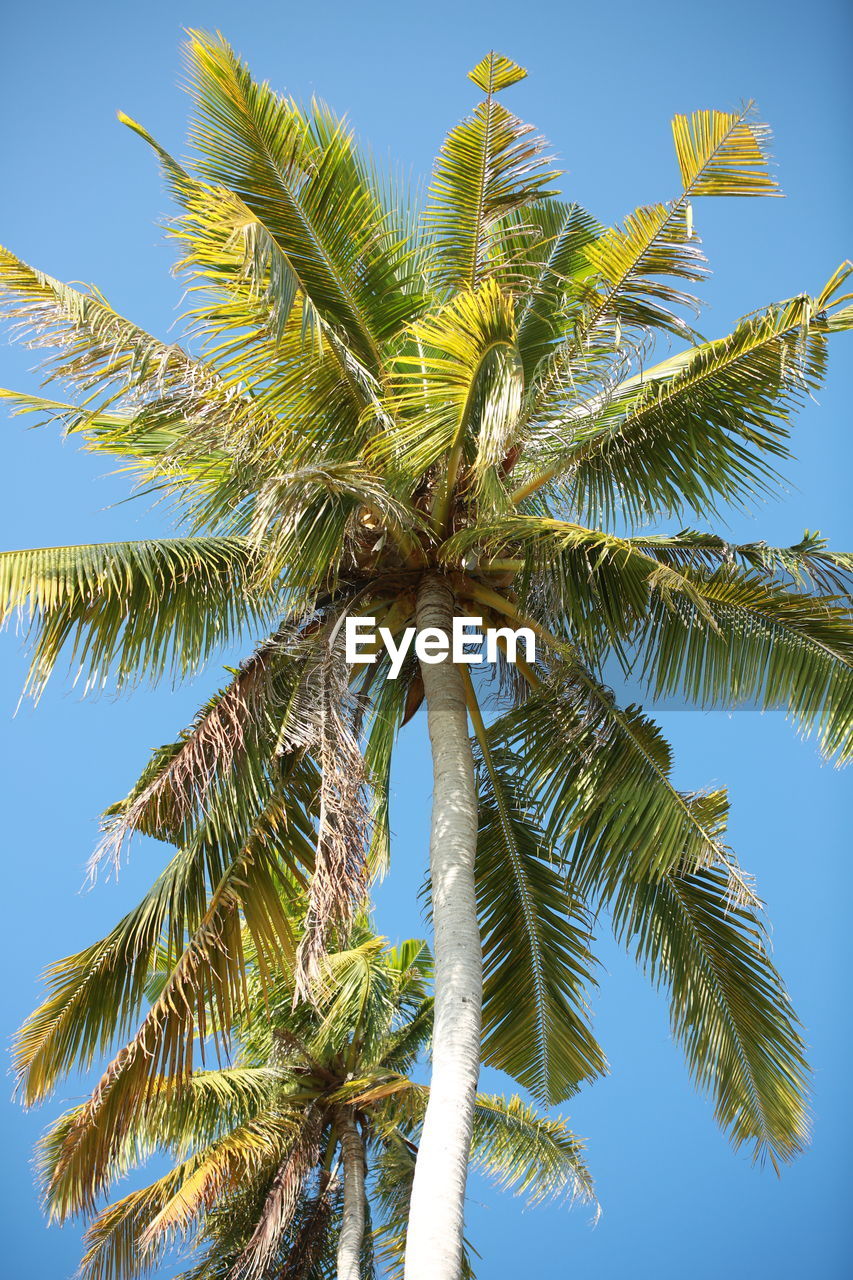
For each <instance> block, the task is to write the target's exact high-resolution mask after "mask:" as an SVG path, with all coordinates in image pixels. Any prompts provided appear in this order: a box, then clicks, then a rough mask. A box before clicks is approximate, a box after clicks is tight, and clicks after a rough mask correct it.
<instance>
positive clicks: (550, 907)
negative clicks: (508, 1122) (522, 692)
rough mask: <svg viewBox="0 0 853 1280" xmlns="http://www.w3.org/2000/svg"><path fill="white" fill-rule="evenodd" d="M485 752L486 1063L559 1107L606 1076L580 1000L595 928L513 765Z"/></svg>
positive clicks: (480, 895)
mask: <svg viewBox="0 0 853 1280" xmlns="http://www.w3.org/2000/svg"><path fill="white" fill-rule="evenodd" d="M486 750H487V751H488V755H487V756H485V757H484V759H483V760H481V765H480V771H479V772H480V799H479V810H480V829H479V838H478V843H477V861H476V866H475V875H476V885H477V907H478V912H479V917H480V930H481V934H482V938H483V972H484V982H483V1061H484V1062H485V1063H486V1064H487V1065H489V1066H492V1067H498V1068H500V1069H501V1070H503V1071H506V1072H507V1073H508V1074H509V1075H511V1076H512V1077H513V1079H514V1080H517V1081H518V1082H519V1084H521V1085H523V1086H524V1087H525V1088H526V1089H529V1090H530V1092H531V1093H532V1094H533V1095H534V1097H536V1098H537V1099H539V1100H540V1101H542V1102H546V1103H549V1104H553V1103H557V1102H562V1101H564V1100H565V1099H566V1098H567V1097H569V1096H570V1095H571V1094H572V1093H574V1092H575V1091H576V1090H577V1089H578V1088H579V1086H580V1084H581V1083H582V1082H583V1081H588V1080H592V1079H594V1078H595V1077H596V1076H598V1075H600V1074H601V1073H602V1072H603V1071H604V1070H605V1068H606V1063H605V1060H604V1055H603V1053H602V1051H601V1049H600V1048H599V1046H598V1045H597V1043H596V1041H595V1039H594V1038H593V1035H592V1033H591V1031H590V1029H589V1025H588V1010H587V1007H586V1001H585V998H584V992H585V989H586V988H587V987H589V986H590V985H591V984H592V983H593V981H594V979H593V977H592V972H591V970H592V968H593V963H594V962H593V958H592V953H591V950H590V947H591V941H592V939H591V936H590V932H589V921H588V920H587V919H586V917H585V914H584V911H583V909H582V907H581V905H580V903H578V902H577V901H575V900H574V899H573V897H572V895H571V892H570V891H569V890H568V889H567V887H566V884H565V880H564V877H563V875H562V874H561V871H560V868H559V863H558V860H557V858H556V857H555V856H554V855H553V854H552V852H551V851H550V850H549V847H548V845H547V842H546V839H545V836H544V833H543V831H542V829H541V826H540V823H539V821H538V819H537V815H536V813H535V812H534V811H533V809H532V807H531V805H530V802H529V800H526V799H525V795H524V791H523V789H522V787H521V786H520V785H519V782H518V780H517V779H516V778H515V777H514V775H513V768H512V766H513V763H514V761H513V759H512V757H511V756H508V755H506V754H503V753H501V752H499V751H492V750H491V749H489V748H488V747H486ZM520 989H523V990H524V991H525V992H526V993H527V994H526V996H525V999H524V1000H519V999H518V991H519V990H520Z"/></svg>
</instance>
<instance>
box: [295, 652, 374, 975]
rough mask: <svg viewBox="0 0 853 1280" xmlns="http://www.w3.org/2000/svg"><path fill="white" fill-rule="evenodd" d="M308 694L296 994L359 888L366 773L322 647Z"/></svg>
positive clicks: (332, 657) (339, 681)
mask: <svg viewBox="0 0 853 1280" xmlns="http://www.w3.org/2000/svg"><path fill="white" fill-rule="evenodd" d="M306 688H308V689H310V690H311V691H312V693H313V695H314V713H313V716H314V727H313V732H314V747H313V752H314V753H316V759H317V763H318V764H319V766H320V770H321V784H320V817H319V824H318V829H317V855H316V860H315V866H314V875H313V877H312V880H311V885H310V888H309V892H308V912H307V915H306V919H305V930H304V933H303V937H302V940H301V942H300V944H299V949H298V952H297V966H296V998H297V999H308V998H310V993H311V989H312V987H313V985H314V983H315V982H316V981H317V979H318V977H319V972H320V961H321V959H322V957H323V956H324V955H325V950H326V938H327V935H328V931H329V929H330V927H332V926H333V925H336V924H338V925H342V924H346V923H347V922H348V921H349V920H350V919H351V917H352V914H353V911H354V909H355V907H356V906H357V904H358V903H359V902H360V901H361V900H362V899H363V897H364V894H365V891H366V888H367V849H368V846H369V842H370V805H369V800H368V779H367V770H366V766H365V762H364V757H363V755H362V752H361V747H360V745H359V741H358V737H357V730H356V726H357V724H358V715H359V708H358V703H357V700H356V699H355V698H354V697H353V695H352V692H351V691H350V688H349V683H348V669H347V667H346V665H345V664H344V662H343V658H342V655H341V653H340V651H339V650H337V649H336V648H332V649H328V650H327V652H326V655H325V657H324V658H323V660H322V662H320V663H318V664H317V666H316V668H315V669H314V671H313V673H312V678H311V680H310V681H309V682H307V683H306Z"/></svg>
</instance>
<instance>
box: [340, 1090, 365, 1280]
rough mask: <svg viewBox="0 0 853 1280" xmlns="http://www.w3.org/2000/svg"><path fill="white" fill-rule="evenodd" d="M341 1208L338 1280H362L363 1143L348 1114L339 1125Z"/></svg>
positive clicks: (343, 1114) (343, 1115) (356, 1126)
mask: <svg viewBox="0 0 853 1280" xmlns="http://www.w3.org/2000/svg"><path fill="white" fill-rule="evenodd" d="M339 1132H340V1137H341V1165H342V1167H343V1175H344V1208H343V1220H342V1222H341V1234H340V1236H339V1237H338V1280H361V1248H362V1244H363V1243H364V1143H363V1141H362V1138H361V1134H360V1133H359V1131H358V1125H357V1124H356V1123H355V1121H354V1120H353V1118H352V1116H351V1115H350V1114H349V1112H343V1113H342V1114H341V1119H340V1122H339Z"/></svg>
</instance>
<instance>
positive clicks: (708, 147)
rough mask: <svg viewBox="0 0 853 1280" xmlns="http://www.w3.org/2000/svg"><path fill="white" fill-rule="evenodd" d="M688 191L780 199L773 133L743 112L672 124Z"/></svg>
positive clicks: (698, 115)
mask: <svg viewBox="0 0 853 1280" xmlns="http://www.w3.org/2000/svg"><path fill="white" fill-rule="evenodd" d="M672 138H673V142H674V143H675V154H676V157H677V159H678V167H679V169H680V171H681V183H682V186H683V187H684V192H685V194H686V195H688V196H690V197H694V196H778V195H781V192H780V190H779V185H778V183H777V182H776V180H775V178H773V176H772V175H771V174H770V172H769V159H770V158H769V152H768V147H769V142H770V130H769V129H768V127H767V125H766V124H761V123H760V121H758V120H756V119H754V116H753V112H752V104H751V103H749V104H748V105H747V106H746V107H744V109H743V110H742V111H694V112H693V113H692V114H691V115H689V116H682V115H677V116H675V117H674V119H673V121H672Z"/></svg>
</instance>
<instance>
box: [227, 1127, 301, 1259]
mask: <svg viewBox="0 0 853 1280" xmlns="http://www.w3.org/2000/svg"><path fill="white" fill-rule="evenodd" d="M322 1132H323V1122H322V1118H321V1115H320V1113H319V1112H317V1111H315V1110H313V1109H312V1110H309V1111H308V1112H307V1113H306V1116H305V1121H304V1123H303V1125H302V1128H301V1132H300V1133H299V1136H298V1137H297V1139H296V1141H295V1142H294V1143H293V1145H292V1146H291V1148H290V1150H289V1151H288V1153H287V1155H286V1157H285V1159H284V1160H283V1161H282V1163H281V1164H280V1165H279V1168H278V1171H277V1172H276V1175H275V1177H274V1178H273V1180H272V1185H271V1186H270V1189H269V1191H268V1192H267V1196H266V1199H265V1200H264V1205H263V1208H262V1210H261V1216H260V1218H259V1219H258V1222H257V1225H256V1226H255V1229H254V1231H253V1232H252V1235H251V1238H250V1240H249V1243H248V1244H247V1245H246V1247H245V1249H244V1250H243V1252H242V1253H241V1254H240V1256H239V1258H238V1259H237V1261H236V1262H235V1264H234V1266H233V1267H232V1269H231V1271H230V1273H229V1280H258V1277H260V1276H261V1275H263V1274H264V1272H265V1270H266V1268H267V1265H268V1264H269V1262H270V1260H271V1258H272V1257H273V1255H274V1254H275V1251H276V1249H277V1247H278V1244H279V1242H280V1240H281V1237H282V1235H283V1233H284V1232H285V1231H286V1230H287V1227H288V1226H289V1224H290V1222H291V1220H292V1218H293V1215H294V1213H295V1212H296V1207H297V1205H298V1203H299V1198H300V1195H301V1193H302V1188H303V1185H304V1183H305V1180H306V1178H307V1177H308V1175H309V1173H310V1172H311V1170H312V1168H313V1167H314V1165H315V1164H316V1163H317V1159H318V1157H319V1154H320V1138H321V1136H322Z"/></svg>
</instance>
